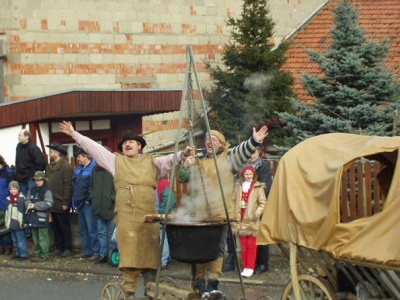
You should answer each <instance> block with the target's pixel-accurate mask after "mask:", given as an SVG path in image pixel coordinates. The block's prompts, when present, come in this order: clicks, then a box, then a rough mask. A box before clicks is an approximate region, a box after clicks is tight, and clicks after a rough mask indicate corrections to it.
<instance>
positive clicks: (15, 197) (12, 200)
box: [10, 193, 19, 204]
mask: <svg viewBox="0 0 400 300" xmlns="http://www.w3.org/2000/svg"><path fill="white" fill-rule="evenodd" d="M18 196H19V193H18V194H16V195H15V196H13V195H10V202H11V204H18V201H17V199H18Z"/></svg>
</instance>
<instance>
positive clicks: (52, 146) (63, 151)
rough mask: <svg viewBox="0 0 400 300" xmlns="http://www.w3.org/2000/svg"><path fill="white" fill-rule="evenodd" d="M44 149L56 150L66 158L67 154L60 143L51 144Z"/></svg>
mask: <svg viewBox="0 0 400 300" xmlns="http://www.w3.org/2000/svg"><path fill="white" fill-rule="evenodd" d="M46 147H49V148H50V149H53V150H56V151H57V152H60V153H61V154H62V155H64V156H67V154H68V152H67V149H65V148H64V146H63V145H61V143H58V142H56V143H52V144H51V145H47V146H46Z"/></svg>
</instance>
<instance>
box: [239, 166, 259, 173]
mask: <svg viewBox="0 0 400 300" xmlns="http://www.w3.org/2000/svg"><path fill="white" fill-rule="evenodd" d="M246 171H251V172H252V173H253V174H255V173H256V170H254V168H253V167H252V166H248V167H245V168H243V170H242V175H244V173H246Z"/></svg>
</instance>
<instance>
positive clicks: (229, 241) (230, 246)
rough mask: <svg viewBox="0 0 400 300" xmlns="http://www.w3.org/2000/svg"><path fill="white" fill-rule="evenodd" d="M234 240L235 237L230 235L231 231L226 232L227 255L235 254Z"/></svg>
mask: <svg viewBox="0 0 400 300" xmlns="http://www.w3.org/2000/svg"><path fill="white" fill-rule="evenodd" d="M234 238H235V236H232V235H231V231H230V230H228V232H227V236H226V245H227V247H228V253H229V254H234V253H235V245H234V244H233V243H234V241H233V239H234Z"/></svg>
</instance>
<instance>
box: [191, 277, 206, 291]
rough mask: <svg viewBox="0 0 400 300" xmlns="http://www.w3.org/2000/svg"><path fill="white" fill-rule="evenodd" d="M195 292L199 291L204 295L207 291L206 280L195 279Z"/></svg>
mask: <svg viewBox="0 0 400 300" xmlns="http://www.w3.org/2000/svg"><path fill="white" fill-rule="evenodd" d="M192 285H193V290H196V291H199V292H200V293H201V294H203V293H204V292H205V291H206V280H205V279H195V280H193V284H192Z"/></svg>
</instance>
